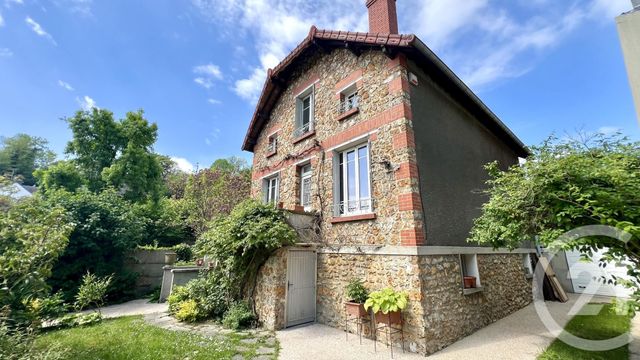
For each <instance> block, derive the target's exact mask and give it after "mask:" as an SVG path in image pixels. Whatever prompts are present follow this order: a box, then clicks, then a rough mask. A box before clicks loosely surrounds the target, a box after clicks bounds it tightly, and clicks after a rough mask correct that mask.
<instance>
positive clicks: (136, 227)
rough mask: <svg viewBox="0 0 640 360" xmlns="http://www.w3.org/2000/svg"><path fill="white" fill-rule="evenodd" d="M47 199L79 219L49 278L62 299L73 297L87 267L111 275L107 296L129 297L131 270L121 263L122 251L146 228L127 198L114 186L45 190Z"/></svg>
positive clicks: (137, 240) (74, 219) (114, 298)
mask: <svg viewBox="0 0 640 360" xmlns="http://www.w3.org/2000/svg"><path fill="white" fill-rule="evenodd" d="M47 201H48V202H50V203H52V204H59V205H60V206H62V207H64V208H65V209H66V211H67V212H68V213H69V215H70V217H71V221H72V222H74V223H76V224H78V226H76V227H75V229H74V230H73V231H72V232H71V234H70V235H69V245H68V246H67V247H66V249H65V251H64V253H63V254H62V256H60V258H59V259H58V261H57V262H56V264H55V266H54V267H53V273H52V276H51V278H50V279H49V284H50V285H51V287H52V288H53V290H54V291H58V290H60V291H62V292H63V294H64V296H65V300H67V301H72V300H73V298H74V295H75V294H76V293H77V290H78V288H79V287H80V284H81V283H82V276H83V274H85V273H86V272H91V273H92V274H95V275H96V276H99V277H103V276H110V275H112V274H113V282H112V283H111V286H110V287H109V291H108V293H109V298H110V300H111V301H122V300H127V299H130V298H132V297H133V295H134V291H135V279H136V275H135V274H134V273H132V272H131V271H129V270H126V268H125V267H124V266H123V265H124V261H125V259H126V256H127V253H128V252H129V251H130V250H131V249H133V248H135V246H136V245H138V244H139V243H140V242H141V240H142V239H143V238H144V236H145V234H144V229H145V227H144V221H142V220H141V219H140V217H139V216H137V213H136V212H135V211H134V207H133V206H132V205H131V203H129V202H127V201H126V200H124V199H123V198H122V197H121V196H120V195H118V193H116V191H115V190H113V189H107V190H104V191H103V192H101V193H99V194H94V193H91V192H89V191H87V190H82V189H81V190H79V191H78V192H76V193H69V192H67V191H63V190H60V191H56V192H53V193H49V194H47Z"/></svg>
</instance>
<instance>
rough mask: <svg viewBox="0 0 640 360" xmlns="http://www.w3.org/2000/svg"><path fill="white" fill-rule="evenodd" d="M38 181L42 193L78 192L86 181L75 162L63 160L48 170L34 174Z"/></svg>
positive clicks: (40, 170)
mask: <svg viewBox="0 0 640 360" xmlns="http://www.w3.org/2000/svg"><path fill="white" fill-rule="evenodd" d="M34 175H35V177H36V179H37V180H38V186H39V188H40V191H43V192H45V193H46V192H48V191H52V190H58V189H64V190H67V191H70V192H74V191H76V190H77V189H78V188H80V187H81V186H83V185H86V180H85V178H84V177H83V176H82V174H81V173H80V171H79V170H78V168H77V167H76V165H75V162H74V161H68V160H61V161H58V162H55V163H54V164H52V165H50V166H49V167H48V168H46V169H38V170H36V171H35V173H34Z"/></svg>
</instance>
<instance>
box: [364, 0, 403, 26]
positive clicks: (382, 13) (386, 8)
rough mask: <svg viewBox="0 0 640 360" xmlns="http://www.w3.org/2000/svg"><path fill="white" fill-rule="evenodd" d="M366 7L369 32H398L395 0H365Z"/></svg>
mask: <svg viewBox="0 0 640 360" xmlns="http://www.w3.org/2000/svg"><path fill="white" fill-rule="evenodd" d="M367 9H368V10H369V32H371V33H383V34H397V33H398V14H397V12H396V0H367Z"/></svg>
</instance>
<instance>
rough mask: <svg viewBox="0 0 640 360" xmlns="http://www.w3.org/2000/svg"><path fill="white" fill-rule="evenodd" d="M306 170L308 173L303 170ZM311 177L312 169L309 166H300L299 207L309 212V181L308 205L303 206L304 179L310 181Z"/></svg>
mask: <svg viewBox="0 0 640 360" xmlns="http://www.w3.org/2000/svg"><path fill="white" fill-rule="evenodd" d="M306 168H308V169H309V170H308V171H305V169H306ZM312 175H313V169H312V168H311V164H304V165H302V166H300V205H302V206H303V207H304V211H310V210H311V181H309V203H308V204H305V202H304V190H305V189H304V181H305V180H306V179H311V177H312Z"/></svg>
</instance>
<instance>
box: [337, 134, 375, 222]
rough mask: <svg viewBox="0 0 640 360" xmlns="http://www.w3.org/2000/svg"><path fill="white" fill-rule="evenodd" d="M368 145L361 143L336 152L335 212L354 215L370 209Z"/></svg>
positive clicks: (367, 211)
mask: <svg viewBox="0 0 640 360" xmlns="http://www.w3.org/2000/svg"><path fill="white" fill-rule="evenodd" d="M369 170H370V169H369V145H368V144H366V143H365V144H361V145H358V146H355V147H353V148H350V149H347V150H344V151H342V152H340V153H338V171H337V175H338V179H337V180H338V186H337V190H338V197H337V199H336V200H337V207H338V208H337V209H336V210H337V212H338V213H339V214H340V215H355V214H361V213H369V212H371V211H372V204H371V184H370V176H369V175H370V171H369Z"/></svg>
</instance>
